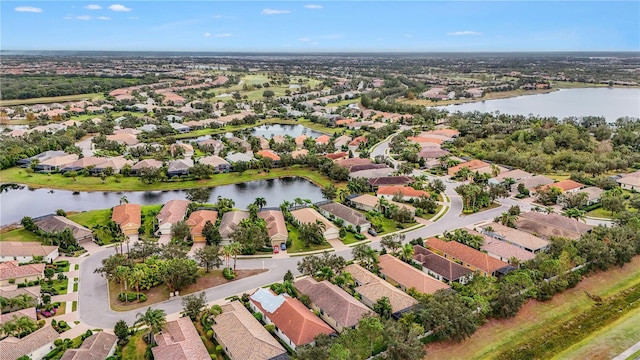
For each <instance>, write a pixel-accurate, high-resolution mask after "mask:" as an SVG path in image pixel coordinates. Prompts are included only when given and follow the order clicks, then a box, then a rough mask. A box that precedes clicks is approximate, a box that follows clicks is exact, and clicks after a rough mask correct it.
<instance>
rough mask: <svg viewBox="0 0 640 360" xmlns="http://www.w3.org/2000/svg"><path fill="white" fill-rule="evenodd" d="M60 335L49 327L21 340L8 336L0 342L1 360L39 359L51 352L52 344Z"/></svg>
mask: <svg viewBox="0 0 640 360" xmlns="http://www.w3.org/2000/svg"><path fill="white" fill-rule="evenodd" d="M59 337H60V335H59V334H58V332H57V331H55V329H54V328H53V327H51V325H45V326H44V327H43V328H41V329H39V330H36V331H34V332H32V333H31V334H29V335H27V336H25V337H23V338H20V339H18V338H15V337H13V336H9V337H7V338H4V339H2V340H0V354H2V360H16V359H18V358H19V357H21V356H28V357H29V358H30V359H41V358H43V357H44V356H45V355H47V354H48V353H49V352H50V351H51V350H53V347H54V346H53V342H54V341H55V340H56V339H57V338H59Z"/></svg>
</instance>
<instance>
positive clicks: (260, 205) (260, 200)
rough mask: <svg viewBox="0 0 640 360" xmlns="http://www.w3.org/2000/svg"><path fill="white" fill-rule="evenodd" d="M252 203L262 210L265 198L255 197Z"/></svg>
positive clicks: (265, 203)
mask: <svg viewBox="0 0 640 360" xmlns="http://www.w3.org/2000/svg"><path fill="white" fill-rule="evenodd" d="M253 203H254V204H255V205H256V206H257V207H258V209H260V210H262V208H263V207H264V206H265V205H267V200H266V199H265V198H263V197H257V198H256V200H255V201H254V202H253Z"/></svg>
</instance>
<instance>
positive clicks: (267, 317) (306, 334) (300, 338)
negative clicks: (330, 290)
mask: <svg viewBox="0 0 640 360" xmlns="http://www.w3.org/2000/svg"><path fill="white" fill-rule="evenodd" d="M249 305H250V306H251V309H252V310H253V311H255V312H259V313H261V314H262V316H263V319H264V322H265V323H267V324H273V325H275V326H276V335H277V336H278V337H279V338H280V339H282V341H284V342H285V343H286V344H287V345H288V346H289V347H291V348H292V349H294V350H295V349H296V347H298V346H302V345H306V344H313V343H314V339H315V337H316V336H318V335H320V334H325V335H331V334H333V333H335V331H334V330H333V329H332V328H331V327H329V325H327V324H325V323H324V321H322V320H321V319H320V318H318V317H317V316H315V315H314V314H313V312H311V311H310V310H309V309H307V307H306V306H304V305H303V304H302V303H301V302H300V300H298V299H294V298H292V297H290V296H288V295H276V294H275V293H274V292H272V291H271V290H267V289H264V288H258V290H256V291H255V292H254V293H253V294H251V296H249Z"/></svg>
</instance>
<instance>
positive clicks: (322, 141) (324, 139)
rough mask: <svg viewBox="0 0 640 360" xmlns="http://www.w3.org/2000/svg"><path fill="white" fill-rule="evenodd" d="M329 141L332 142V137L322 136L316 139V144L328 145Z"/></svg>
mask: <svg viewBox="0 0 640 360" xmlns="http://www.w3.org/2000/svg"><path fill="white" fill-rule="evenodd" d="M329 141H331V136H329V135H320V136H318V137H317V138H316V144H318V145H324V144H328V143H329Z"/></svg>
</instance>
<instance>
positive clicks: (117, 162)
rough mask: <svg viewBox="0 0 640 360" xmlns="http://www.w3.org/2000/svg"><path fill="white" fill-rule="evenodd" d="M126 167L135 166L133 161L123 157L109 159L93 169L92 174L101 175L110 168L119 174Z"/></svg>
mask: <svg viewBox="0 0 640 360" xmlns="http://www.w3.org/2000/svg"><path fill="white" fill-rule="evenodd" d="M125 165H133V161H131V160H127V159H125V158H124V157H122V156H117V157H112V158H107V159H106V160H105V161H103V162H101V163H99V164H98V165H96V167H94V168H93V169H91V173H92V174H100V173H102V172H103V171H104V170H105V169H106V168H108V167H110V168H112V169H113V170H114V171H115V172H116V173H119V172H120V170H121V169H122V168H123V167H124V166H125Z"/></svg>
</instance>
